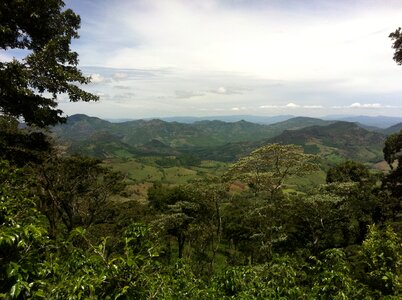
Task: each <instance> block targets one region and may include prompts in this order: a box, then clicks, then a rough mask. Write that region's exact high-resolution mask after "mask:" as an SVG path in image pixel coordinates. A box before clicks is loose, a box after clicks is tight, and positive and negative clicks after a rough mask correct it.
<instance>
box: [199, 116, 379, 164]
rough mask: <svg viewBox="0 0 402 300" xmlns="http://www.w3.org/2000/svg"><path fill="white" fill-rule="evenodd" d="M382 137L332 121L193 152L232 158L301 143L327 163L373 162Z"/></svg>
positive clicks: (376, 157) (349, 124) (308, 151)
mask: <svg viewBox="0 0 402 300" xmlns="http://www.w3.org/2000/svg"><path fill="white" fill-rule="evenodd" d="M385 138H386V136H385V135H384V134H381V133H377V132H370V131H368V130H365V129H364V128H361V127H359V126H358V125H357V124H355V123H350V122H335V123H331V124H329V125H324V126H317V125H314V126H310V127H305V128H301V129H296V130H285V131H283V132H282V133H281V134H280V135H278V136H276V137H273V138H270V139H266V140H260V141H257V142H240V143H227V144H225V145H222V146H219V147H215V148H210V149H205V148H204V149H195V150H193V153H194V154H196V155H198V156H199V157H201V158H202V159H211V160H221V161H235V160H237V159H239V158H240V157H242V156H245V155H247V154H249V153H250V152H251V151H253V150H254V149H256V148H258V147H261V146H263V145H266V144H270V143H280V144H296V145H301V146H303V148H304V150H305V152H306V153H312V154H319V155H320V156H322V157H324V158H325V161H326V164H329V165H331V164H335V163H339V162H341V161H343V160H345V159H353V160H356V161H361V162H371V163H375V162H378V161H381V160H382V155H383V154H382V148H383V146H384V141H385Z"/></svg>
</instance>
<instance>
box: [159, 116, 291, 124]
mask: <svg viewBox="0 0 402 300" xmlns="http://www.w3.org/2000/svg"><path fill="white" fill-rule="evenodd" d="M294 117H295V116H293V115H279V116H252V115H233V116H211V117H165V118H160V119H161V120H163V121H166V122H180V123H188V124H191V123H195V122H200V121H223V122H231V123H233V122H238V121H242V120H243V121H247V122H251V123H257V124H265V125H269V124H274V123H277V122H282V121H286V120H289V119H291V118H294Z"/></svg>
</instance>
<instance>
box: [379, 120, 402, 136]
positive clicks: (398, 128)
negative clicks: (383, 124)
mask: <svg viewBox="0 0 402 300" xmlns="http://www.w3.org/2000/svg"><path fill="white" fill-rule="evenodd" d="M401 130H402V122H401V123H398V124H395V125H393V126H391V127H388V128H386V129H384V130H383V132H384V133H385V134H393V133H399V132H400V131H401Z"/></svg>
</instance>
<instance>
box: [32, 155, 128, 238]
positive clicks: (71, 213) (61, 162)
mask: <svg viewBox="0 0 402 300" xmlns="http://www.w3.org/2000/svg"><path fill="white" fill-rule="evenodd" d="M37 169H38V170H37V173H36V174H35V175H36V178H37V180H38V185H39V191H38V194H39V195H41V197H40V201H39V205H38V206H39V210H40V211H42V212H43V213H44V214H45V215H46V217H47V218H48V221H49V234H50V236H52V237H54V236H55V235H56V234H57V229H58V225H59V222H60V221H61V222H62V223H63V224H64V226H65V228H66V229H67V231H68V232H70V231H71V230H73V229H74V228H76V227H78V226H84V227H89V226H90V225H92V224H93V223H94V222H95V221H96V217H97V215H98V214H99V213H100V211H101V210H102V209H104V208H105V205H106V204H107V201H108V200H109V197H110V196H111V195H112V194H114V193H117V192H119V191H121V189H122V188H123V183H122V179H123V176H122V175H121V174H120V173H117V172H114V171H111V170H109V169H107V168H105V167H103V166H101V165H100V161H98V160H96V159H93V158H88V157H81V156H72V157H64V158H63V157H62V158H53V159H51V160H49V161H47V162H45V163H43V164H42V165H41V166H39V167H38V168H37Z"/></svg>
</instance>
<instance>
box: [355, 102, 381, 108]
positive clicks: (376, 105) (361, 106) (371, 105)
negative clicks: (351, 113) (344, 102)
mask: <svg viewBox="0 0 402 300" xmlns="http://www.w3.org/2000/svg"><path fill="white" fill-rule="evenodd" d="M350 107H351V108H382V107H383V106H382V105H381V104H380V103H363V104H361V103H359V102H355V103H352V104H351V105H350Z"/></svg>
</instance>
